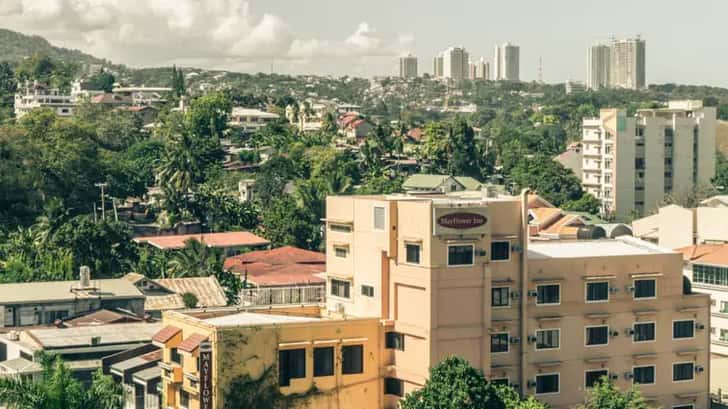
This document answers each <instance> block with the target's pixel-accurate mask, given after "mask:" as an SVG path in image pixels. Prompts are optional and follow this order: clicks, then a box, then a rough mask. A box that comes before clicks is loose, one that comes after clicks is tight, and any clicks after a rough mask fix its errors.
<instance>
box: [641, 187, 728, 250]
mask: <svg viewBox="0 0 728 409" xmlns="http://www.w3.org/2000/svg"><path fill="white" fill-rule="evenodd" d="M721 198H722V196H714V197H712V198H708V199H706V200H704V201H703V202H702V203H701V204H700V206H698V207H695V208H685V207H682V206H679V205H674V204H673V205H668V206H663V207H661V208H659V209H658V210H657V212H656V213H655V214H652V215H650V216H646V217H643V218H641V219H637V220H634V221H633V222H632V229H633V230H634V236H635V237H639V238H642V239H644V240H647V241H651V242H654V243H657V244H659V245H660V246H662V247H665V248H669V249H676V248H679V247H686V246H691V245H693V244H721V243H728V223H725V222H723V221H725V220H728V207H726V206H725V205H724V204H722V203H723V202H722V200H721Z"/></svg>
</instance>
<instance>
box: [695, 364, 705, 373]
mask: <svg viewBox="0 0 728 409" xmlns="http://www.w3.org/2000/svg"><path fill="white" fill-rule="evenodd" d="M704 370H705V368H703V366H702V365H695V373H700V372H703V371H704Z"/></svg>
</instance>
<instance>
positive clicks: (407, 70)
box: [399, 54, 417, 78]
mask: <svg viewBox="0 0 728 409" xmlns="http://www.w3.org/2000/svg"><path fill="white" fill-rule="evenodd" d="M399 76H400V78H415V77H417V57H415V56H413V55H412V54H407V56H405V57H400V59H399Z"/></svg>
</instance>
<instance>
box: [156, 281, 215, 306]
mask: <svg viewBox="0 0 728 409" xmlns="http://www.w3.org/2000/svg"><path fill="white" fill-rule="evenodd" d="M151 281H154V282H156V283H157V284H159V285H161V286H162V287H164V288H166V289H167V290H169V291H171V292H172V294H164V295H147V297H146V300H145V302H144V309H145V310H147V311H164V310H174V309H181V308H185V304H184V301H183V300H182V295H183V294H184V293H192V294H194V295H195V296H196V297H197V306H198V307H224V306H226V305H227V297H226V296H225V291H224V290H223V288H222V287H221V286H220V283H218V281H217V279H216V278H215V277H214V276H209V277H181V278H158V279H156V280H151Z"/></svg>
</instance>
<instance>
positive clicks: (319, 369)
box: [313, 347, 334, 376]
mask: <svg viewBox="0 0 728 409" xmlns="http://www.w3.org/2000/svg"><path fill="white" fill-rule="evenodd" d="M333 374H334V347H323V348H314V349H313V376H331V375H333Z"/></svg>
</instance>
